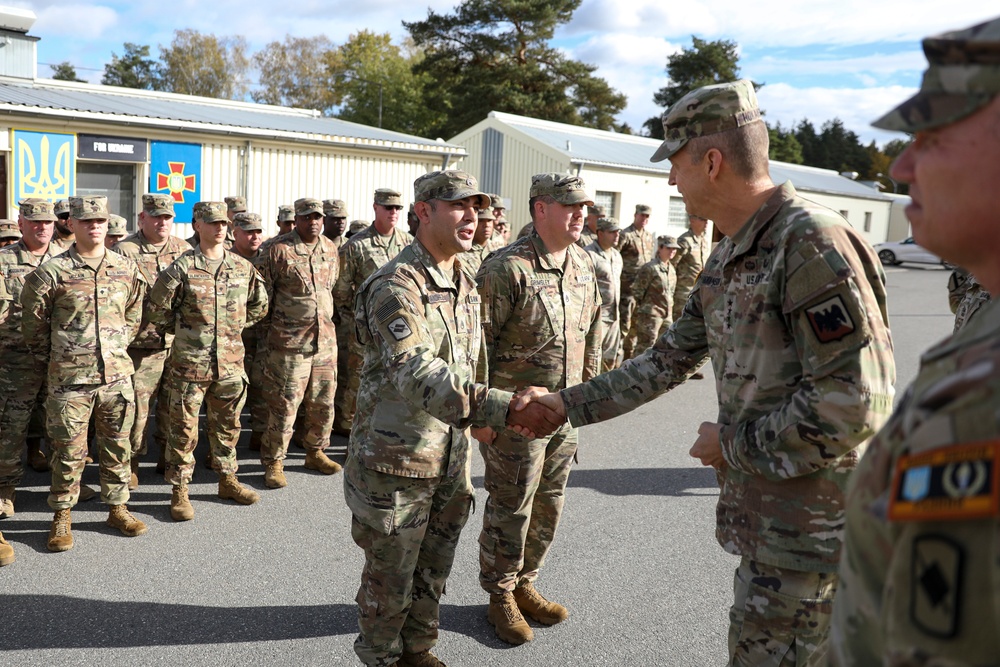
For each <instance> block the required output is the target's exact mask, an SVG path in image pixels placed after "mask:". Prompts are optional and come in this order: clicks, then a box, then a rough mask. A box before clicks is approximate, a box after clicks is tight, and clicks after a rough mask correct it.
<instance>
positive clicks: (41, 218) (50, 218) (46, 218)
mask: <svg viewBox="0 0 1000 667" xmlns="http://www.w3.org/2000/svg"><path fill="white" fill-rule="evenodd" d="M23 217H24V219H25V220H30V221H31V222H55V221H56V220H58V219H59V218H58V217H56V216H54V215H44V214H43V215H28V216H23Z"/></svg>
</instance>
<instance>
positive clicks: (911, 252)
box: [875, 236, 946, 266]
mask: <svg viewBox="0 0 1000 667" xmlns="http://www.w3.org/2000/svg"><path fill="white" fill-rule="evenodd" d="M875 252H877V253H878V258H879V259H880V260H882V263H883V264H891V265H896V264H902V263H903V262H916V263H919V264H941V265H945V266H946V264H945V262H944V261H942V260H941V258H940V257H938V256H937V255H935V254H934V253H932V252H931V251H930V250H928V249H927V248H923V247H921V246H919V245H917V242H916V241H914V240H913V237H912V236H911V237H909V238H907V239H903V240H902V241H887V242H885V243H876V244H875Z"/></svg>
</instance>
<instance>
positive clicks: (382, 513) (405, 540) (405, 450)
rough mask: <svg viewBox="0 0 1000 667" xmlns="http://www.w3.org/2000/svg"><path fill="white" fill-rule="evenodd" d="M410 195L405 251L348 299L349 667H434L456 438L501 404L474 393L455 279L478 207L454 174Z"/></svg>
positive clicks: (459, 442) (475, 370)
mask: <svg viewBox="0 0 1000 667" xmlns="http://www.w3.org/2000/svg"><path fill="white" fill-rule="evenodd" d="M414 190H415V198H416V207H415V208H416V213H417V215H418V217H419V219H420V226H419V227H418V230H417V239H416V240H415V241H414V242H413V243H412V244H410V245H409V246H407V247H406V248H404V249H403V250H402V252H400V253H399V255H397V256H396V258H395V259H393V260H391V261H389V262H388V263H387V264H386V266H384V267H382V268H381V269H379V270H378V271H376V272H375V273H374V274H373V275H372V277H371V278H370V279H369V280H367V281H366V282H365V283H364V285H363V286H362V288H361V292H360V293H359V294H358V298H357V307H356V317H357V322H358V335H359V337H360V338H362V339H363V340H364V341H365V361H364V367H363V370H362V380H361V390H360V392H359V393H358V411H357V416H356V420H355V424H354V432H353V433H352V436H351V440H350V444H349V445H348V457H347V464H346V466H347V468H346V470H345V473H344V494H345V497H346V500H347V505H348V507H350V509H351V512H352V514H353V518H352V521H351V533H352V535H353V537H354V541H355V542H356V543H357V544H358V546H359V547H361V548H362V549H364V551H365V567H364V570H363V571H362V574H361V588H360V589H359V591H358V595H357V602H358V626H359V628H360V630H361V634H360V636H359V637H358V639H357V640H356V641H355V643H354V650H355V651H356V652H357V654H358V657H359V658H361V661H362V662H364V663H365V664H367V665H389V664H391V665H399V666H400V667H410V666H421V667H435V666H440V667H443V666H444V663H443V662H441V661H440V660H438V659H437V658H436V657H435V656H434V655H433V654H432V653H431V652H430V650H431V649H432V648H433V647H434V645H435V644H436V643H437V635H438V622H439V619H438V616H439V613H438V610H439V606H440V599H441V595H442V594H443V593H444V587H445V581H446V579H447V578H448V573H449V572H450V571H451V566H452V562H453V560H454V557H455V548H456V546H457V544H458V537H459V533H460V532H461V530H462V527H463V526H464V525H465V523H466V521H467V520H468V518H469V511H470V509H471V505H472V499H473V496H474V491H473V488H472V480H471V478H470V456H469V454H470V451H469V450H470V441H469V427H470V426H471V425H475V426H479V427H492V428H493V429H496V430H501V429H502V428H503V427H504V422H505V420H506V415H507V406H508V405H509V403H510V400H511V398H512V397H513V395H512V394H511V393H510V392H504V391H498V390H496V389H488V388H487V387H486V386H485V385H484V384H481V383H476V380H477V379H480V380H481V379H482V378H483V377H484V375H485V370H486V369H485V364H486V347H485V345H484V344H483V329H482V326H481V315H480V298H479V294H478V293H477V292H476V286H475V282H474V281H473V278H472V276H471V274H470V273H469V272H468V271H467V270H466V269H465V268H464V267H462V266H461V259H462V258H464V257H465V256H466V254H467V251H468V250H469V248H470V246H471V245H472V239H473V233H474V232H473V230H474V229H475V220H476V208H477V207H480V206H484V205H485V203H486V202H487V198H488V195H485V194H483V193H481V192H479V190H478V189H477V183H476V179H475V178H473V177H472V176H470V175H468V174H466V173H465V172H461V171H436V172H432V173H429V174H425V175H423V176H421V177H420V178H418V179H417V180H416V182H415V183H414ZM485 210H486V211H489V209H485ZM456 258H457V259H458V261H456ZM489 430H490V429H489V428H485V429H484V430H483V431H477V430H473V432H472V433H473V435H476V436H477V437H485V438H486V439H489V437H488V436H487V435H484V434H483V433H484V431H485V432H487V433H488V432H489Z"/></svg>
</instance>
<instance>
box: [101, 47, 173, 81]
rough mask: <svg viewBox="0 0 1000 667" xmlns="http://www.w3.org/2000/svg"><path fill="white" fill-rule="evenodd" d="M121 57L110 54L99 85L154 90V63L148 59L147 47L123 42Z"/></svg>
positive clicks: (155, 70)
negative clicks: (109, 59)
mask: <svg viewBox="0 0 1000 667" xmlns="http://www.w3.org/2000/svg"><path fill="white" fill-rule="evenodd" d="M123 49H124V52H123V53H122V55H121V57H120V58H119V57H118V54H117V53H112V54H111V62H109V63H107V64H106V65H105V66H104V76H102V77H101V83H103V84H104V85H105V86H122V87H124V88H139V89H141V90H156V89H157V86H158V85H159V79H158V78H157V76H156V72H157V65H156V61H155V60H153V59H152V58H150V57H149V46H148V45H146V44H141V45H140V44H133V43H132V42H125V44H124V46H123Z"/></svg>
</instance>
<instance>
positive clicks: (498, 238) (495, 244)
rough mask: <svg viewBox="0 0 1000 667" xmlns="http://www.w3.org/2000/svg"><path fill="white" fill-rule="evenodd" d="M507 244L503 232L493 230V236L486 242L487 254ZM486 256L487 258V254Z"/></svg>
mask: <svg viewBox="0 0 1000 667" xmlns="http://www.w3.org/2000/svg"><path fill="white" fill-rule="evenodd" d="M506 245H507V242H506V241H505V240H504V238H503V234H501V233H500V232H497V231H494V232H493V236H491V237H490V240H489V241H487V242H486V254H487V255H488V254H490V253H491V252H493V251H494V250H499V249H500V248H503V247H504V246H506ZM484 258H485V255H484Z"/></svg>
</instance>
